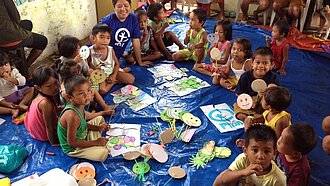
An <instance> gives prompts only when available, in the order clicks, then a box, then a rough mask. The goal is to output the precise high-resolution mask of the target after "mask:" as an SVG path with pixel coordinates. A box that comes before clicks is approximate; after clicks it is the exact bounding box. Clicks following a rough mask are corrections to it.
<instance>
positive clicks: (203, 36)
mask: <svg viewBox="0 0 330 186" xmlns="http://www.w3.org/2000/svg"><path fill="white" fill-rule="evenodd" d="M205 21H206V12H205V10H204V9H201V8H197V9H194V10H193V11H192V12H191V13H190V21H189V25H190V29H189V30H188V31H187V32H186V38H185V39H184V44H185V45H187V44H188V43H189V48H188V49H183V50H179V51H177V52H175V53H174V54H173V60H174V61H181V60H189V59H192V60H194V61H195V62H196V63H197V64H200V63H201V62H202V60H203V59H204V58H205V56H206V54H207V44H208V43H207V33H206V31H205V30H204V28H203V25H204V23H205Z"/></svg>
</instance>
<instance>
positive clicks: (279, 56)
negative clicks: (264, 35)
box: [270, 39, 289, 69]
mask: <svg viewBox="0 0 330 186" xmlns="http://www.w3.org/2000/svg"><path fill="white" fill-rule="evenodd" d="M288 43H289V41H288V40H287V39H286V40H284V41H283V42H282V43H281V44H280V45H278V46H276V42H275V40H273V41H272V43H271V44H270V48H271V49H272V51H273V56H274V67H275V68H276V69H279V68H280V67H281V65H282V60H283V48H284V47H285V45H287V44H288Z"/></svg>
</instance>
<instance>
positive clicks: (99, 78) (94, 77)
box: [90, 69, 107, 84]
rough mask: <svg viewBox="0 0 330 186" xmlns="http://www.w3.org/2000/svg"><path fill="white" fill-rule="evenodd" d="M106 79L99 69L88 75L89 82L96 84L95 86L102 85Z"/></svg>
mask: <svg viewBox="0 0 330 186" xmlns="http://www.w3.org/2000/svg"><path fill="white" fill-rule="evenodd" d="M106 78H107V77H106V75H105V73H104V71H103V70H100V69H96V70H93V72H92V73H91V75H90V80H91V81H92V83H96V84H100V83H102V82H103V81H105V79H106Z"/></svg>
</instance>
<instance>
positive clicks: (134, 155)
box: [123, 151, 141, 160]
mask: <svg viewBox="0 0 330 186" xmlns="http://www.w3.org/2000/svg"><path fill="white" fill-rule="evenodd" d="M140 155H141V153H140V152H139V151H132V152H126V153H124V154H123V157H124V159H125V160H135V159H136V158H138V157H140Z"/></svg>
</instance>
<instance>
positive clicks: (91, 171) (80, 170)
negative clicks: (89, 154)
mask: <svg viewBox="0 0 330 186" xmlns="http://www.w3.org/2000/svg"><path fill="white" fill-rule="evenodd" d="M70 174H71V175H72V176H73V177H74V178H75V179H76V180H83V179H85V178H94V177H95V168H94V166H93V165H92V164H90V163H88V162H83V163H79V164H75V165H73V166H72V167H71V168H70Z"/></svg>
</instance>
